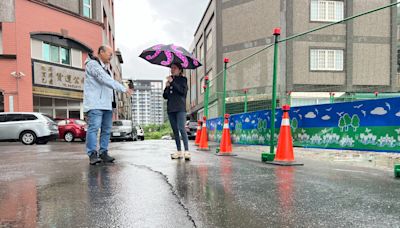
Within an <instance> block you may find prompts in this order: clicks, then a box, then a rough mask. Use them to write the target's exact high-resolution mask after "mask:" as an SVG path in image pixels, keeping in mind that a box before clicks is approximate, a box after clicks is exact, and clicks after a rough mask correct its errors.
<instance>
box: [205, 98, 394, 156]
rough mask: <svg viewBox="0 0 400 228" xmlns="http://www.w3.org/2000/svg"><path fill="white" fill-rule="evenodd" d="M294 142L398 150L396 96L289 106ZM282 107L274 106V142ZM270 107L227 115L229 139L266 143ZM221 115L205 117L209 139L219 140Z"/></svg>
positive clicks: (267, 143)
mask: <svg viewBox="0 0 400 228" xmlns="http://www.w3.org/2000/svg"><path fill="white" fill-rule="evenodd" d="M289 115H290V122H291V129H292V135H293V143H294V146H298V147H313V148H330V149H341V150H361V151H382V152H400V97H396V98H387V99H373V100H364V101H356V102H344V103H334V104H322V105H311V106H301V107H293V108H292V109H291V110H290V112H289ZM281 117H282V111H281V110H277V115H276V126H275V127H276V134H275V142H276V140H277V138H278V134H279V128H280V123H281ZM270 119H271V112H270V110H263V111H256V112H249V113H241V114H235V115H232V116H231V117H230V121H229V127H230V130H231V137H232V142H233V143H236V144H246V145H269V143H270ZM222 127H223V119H222V118H215V119H210V120H208V121H207V128H208V132H209V139H210V140H211V141H219V140H220V138H221V133H222Z"/></svg>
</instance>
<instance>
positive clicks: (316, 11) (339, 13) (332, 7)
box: [311, 0, 344, 22]
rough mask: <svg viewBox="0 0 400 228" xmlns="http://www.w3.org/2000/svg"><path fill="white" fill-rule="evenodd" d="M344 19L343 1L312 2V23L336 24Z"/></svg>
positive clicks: (314, 0)
mask: <svg viewBox="0 0 400 228" xmlns="http://www.w3.org/2000/svg"><path fill="white" fill-rule="evenodd" d="M343 18H344V3H343V1H324V0H311V21H321V22H336V21H340V20H343Z"/></svg>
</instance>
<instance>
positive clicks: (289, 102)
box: [287, 91, 292, 106]
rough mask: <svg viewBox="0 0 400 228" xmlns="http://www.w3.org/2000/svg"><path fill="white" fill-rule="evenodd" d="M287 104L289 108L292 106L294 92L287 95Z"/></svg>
mask: <svg viewBox="0 0 400 228" xmlns="http://www.w3.org/2000/svg"><path fill="white" fill-rule="evenodd" d="M287 104H288V105H289V106H292V91H289V92H288V93H287Z"/></svg>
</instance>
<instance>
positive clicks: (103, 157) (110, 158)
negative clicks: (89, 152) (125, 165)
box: [100, 152, 115, 163]
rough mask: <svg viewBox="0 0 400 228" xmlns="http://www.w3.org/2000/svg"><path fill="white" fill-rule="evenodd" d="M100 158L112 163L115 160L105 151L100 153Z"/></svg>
mask: <svg viewBox="0 0 400 228" xmlns="http://www.w3.org/2000/svg"><path fill="white" fill-rule="evenodd" d="M100 158H101V160H102V161H103V162H104V163H112V162H114V160H115V158H113V157H111V156H109V155H108V153H107V152H103V153H102V154H100Z"/></svg>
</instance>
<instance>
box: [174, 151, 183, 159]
mask: <svg viewBox="0 0 400 228" xmlns="http://www.w3.org/2000/svg"><path fill="white" fill-rule="evenodd" d="M182 157H183V155H182V152H181V151H177V152H175V153H173V154H171V159H181V158H182Z"/></svg>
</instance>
